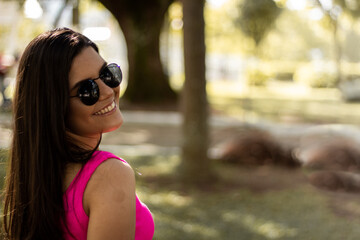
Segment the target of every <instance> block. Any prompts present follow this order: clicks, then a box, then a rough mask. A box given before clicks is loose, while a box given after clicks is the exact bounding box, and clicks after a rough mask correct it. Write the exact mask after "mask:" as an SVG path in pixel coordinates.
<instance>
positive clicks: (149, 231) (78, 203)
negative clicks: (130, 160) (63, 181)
mask: <svg viewBox="0 0 360 240" xmlns="http://www.w3.org/2000/svg"><path fill="white" fill-rule="evenodd" d="M109 158H116V159H119V160H120V161H122V162H125V163H126V161H125V160H123V159H121V158H119V157H117V156H115V155H114V154H112V153H109V152H104V151H96V152H95V153H94V154H93V156H92V157H91V159H90V160H89V161H88V162H87V163H86V164H85V165H84V167H83V168H82V169H81V170H80V171H79V172H78V174H77V176H76V177H75V178H74V180H73V181H72V183H71V184H70V186H69V187H68V189H67V190H66V192H65V193H64V195H63V201H64V208H65V220H66V222H67V228H68V229H66V227H65V226H63V229H64V239H66V240H70V239H71V240H73V239H76V240H86V238H87V228H88V224H89V217H88V216H87V215H86V213H85V210H84V207H83V195H84V191H85V188H86V185H87V183H88V181H89V180H90V177H91V175H92V174H93V173H94V171H95V170H96V168H97V167H98V166H99V165H100V164H101V163H102V162H104V161H106V160H107V159H109ZM69 231H70V232H71V233H72V235H73V236H74V237H72V236H71V234H69ZM153 235H154V221H153V218H152V216H151V213H150V211H149V209H148V208H147V207H146V205H145V204H143V203H142V202H141V201H140V200H139V198H138V197H137V196H136V229H135V240H151V239H152V237H153Z"/></svg>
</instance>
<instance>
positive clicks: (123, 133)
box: [0, 0, 360, 240]
mask: <svg viewBox="0 0 360 240" xmlns="http://www.w3.org/2000/svg"><path fill="white" fill-rule="evenodd" d="M189 1H190V2H191V0H183V1H176V0H154V1H145V0H136V1H135V0H134V1H130V0H118V1H116V0H100V1H96V0H25V1H24V0H19V1H15V0H0V88H1V93H0V105H1V110H0V159H1V161H2V163H3V164H2V165H1V168H0V170H1V171H0V174H2V175H1V176H4V175H5V171H6V163H5V162H6V159H7V154H8V149H9V147H10V141H11V131H12V130H11V129H12V127H11V99H12V96H13V91H14V84H15V78H16V68H17V62H18V59H19V58H20V57H21V53H22V51H23V50H24V48H25V47H26V45H27V44H28V43H29V42H30V41H31V40H32V39H33V38H34V37H36V36H37V35H38V34H40V33H42V32H44V31H47V30H49V29H52V28H55V27H69V28H72V29H75V30H77V31H79V32H81V33H83V34H84V35H86V36H87V37H89V38H90V39H91V40H93V41H94V42H95V43H96V44H97V45H98V46H99V49H100V54H101V55H102V56H103V58H104V59H105V60H106V61H107V62H116V63H118V64H119V65H120V66H121V68H122V70H123V74H124V81H123V84H122V87H121V99H120V102H121V103H120V108H121V110H122V112H123V114H124V118H125V123H124V124H123V126H122V127H121V128H120V129H119V130H116V131H114V132H111V133H109V134H106V135H104V136H103V140H102V144H101V147H102V149H104V150H109V151H112V152H114V153H115V154H117V155H118V156H121V157H124V158H125V159H127V160H128V162H130V163H131V165H132V166H133V168H134V170H135V171H136V172H137V184H138V194H139V196H140V198H141V199H142V200H143V201H144V202H145V203H146V204H147V205H148V206H149V208H150V209H151V210H152V212H153V214H154V218H155V222H156V231H155V237H154V239H159V240H161V239H174V240H176V239H231V240H232V239H240V240H242V239H244V240H245V239H246V240H248V239H255V240H256V239H261V240H262V239H299V240H304V239H334V240H335V239H336V240H338V239H358V236H359V235H360V230H359V228H358V227H357V226H358V224H359V218H360V203H359V201H358V198H359V192H360V175H359V174H360V148H359V143H360V129H359V122H360V102H359V101H360V51H359V50H358V49H359V45H360V21H359V18H360V1H359V0H206V1H205V2H204V4H203V1H194V0H192V1H194V2H199V3H200V4H199V6H198V7H200V8H201V11H202V12H203V19H204V21H205V25H204V26H203V27H202V26H201V24H200V28H198V31H197V32H198V33H199V34H200V35H198V36H193V39H195V40H193V42H190V43H189V42H184V40H185V39H186V38H185V39H184V34H185V36H186V34H187V32H186V31H187V30H186V28H185V27H186V25H185V24H186V23H188V25H187V26H196V27H199V26H198V25H199V24H198V23H199V22H200V23H201V20H202V16H199V14H197V15H196V14H195V16H194V13H191V12H190V11H188V12H187V10H186V8H185V4H189ZM183 6H184V8H183ZM192 15H193V16H192ZM202 31H204V33H205V35H204V37H205V38H204V41H202V37H201V33H202ZM195 32H196V31H195ZM189 33H190V35H191V34H193V35H196V34H194V33H191V32H188V34H189ZM203 46H206V55H205V56H204V58H203V61H204V63H205V65H206V68H205V69H203V68H202V65H201V61H200V63H199V62H197V61H193V62H192V61H191V60H194V59H192V58H190V59H189V58H184V53H186V51H187V50H186V49H190V50H191V51H196V49H202V47H203ZM185 56H186V54H185ZM200 60H201V59H200ZM187 64H188V65H192V66H195V67H197V66H198V68H197V69H198V72H199V73H203V78H202V77H201V76H202V75H200V77H196V74H195V76H194V75H191V74H190V73H189V74H187V70H186V67H185V66H187ZM198 64H199V65H198ZM44 67H46V66H44ZM205 80H206V86H205V84H203V85H202V81H205ZM184 83H185V84H184ZM187 83H189V84H191V83H194V84H199V85H196V86H198V87H197V88H196V87H195V88H196V89H200V90H201V88H203V89H204V90H206V91H204V92H201V91H200V92H191V89H190V88H187V87H186V86H187ZM202 94H205V95H202ZM204 98H205V99H206V101H203V99H204ZM189 99H191V101H190V100H189ZM189 101H190V103H186V102H189ZM184 102H185V103H184ZM187 104H188V105H187ZM197 104H198V105H197ZM189 105H190V106H191V105H197V106H198V107H199V108H198V109H200V110H201V109H205V111H204V112H202V111H195V112H192V113H189V111H187V110H186V109H187V108H188V106H189ZM189 119H190V120H189ZM189 122H196V123H197V124H199V125H198V126H205V127H204V129H202V128H201V127H200V128H201V129H200V130H199V129H195V130H194V132H192V135H191V133H189V131H188V129H189V128H188V126H189ZM190 125H191V123H190ZM189 136H190V137H189ZM194 136H196V137H194ZM198 136H201V137H198ZM192 138H194V139H195V138H196V139H199V140H198V141H197V142H196V141H195V142H192V141H190V140H189V139H192ZM189 142H190V143H191V144H190V145H191V146H188V145H189V144H188V143H189ZM189 149H190V150H189ZM191 149H192V150H193V152H196V151H205V155H204V152H202V153H201V152H200V153H199V155H196V154H193V155H191V154H189V151H190V152H191ZM194 149H195V150H194ZM1 179H3V177H1ZM1 184H3V183H2V182H1Z"/></svg>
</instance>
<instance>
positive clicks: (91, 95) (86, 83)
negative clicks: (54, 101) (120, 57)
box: [70, 63, 123, 106]
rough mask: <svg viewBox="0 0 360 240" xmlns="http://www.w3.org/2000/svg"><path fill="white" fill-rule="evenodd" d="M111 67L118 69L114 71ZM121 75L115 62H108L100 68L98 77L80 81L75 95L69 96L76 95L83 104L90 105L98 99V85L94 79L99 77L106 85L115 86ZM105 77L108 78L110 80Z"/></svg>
mask: <svg viewBox="0 0 360 240" xmlns="http://www.w3.org/2000/svg"><path fill="white" fill-rule="evenodd" d="M111 69H118V70H115V71H114V70H111ZM107 75H108V76H107ZM122 77H123V75H122V71H121V68H120V66H119V65H118V64H116V63H110V64H108V65H106V66H105V67H103V68H102V69H101V71H100V74H99V77H97V78H92V79H86V80H83V81H81V82H80V85H79V88H78V90H77V93H76V95H75V96H70V98H73V97H78V98H80V100H81V102H82V103H83V104H85V105H87V106H92V105H94V104H95V103H96V102H97V101H98V100H99V97H100V89H99V85H98V84H97V83H96V82H95V80H97V79H101V80H102V81H103V82H104V83H105V84H106V86H108V87H111V88H116V87H117V86H119V85H120V84H121V82H122ZM107 78H110V80H108V79H107Z"/></svg>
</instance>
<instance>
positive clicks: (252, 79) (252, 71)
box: [246, 68, 270, 86]
mask: <svg viewBox="0 0 360 240" xmlns="http://www.w3.org/2000/svg"><path fill="white" fill-rule="evenodd" d="M269 78H270V75H269V74H267V73H265V72H264V71H263V70H261V69H259V68H249V69H248V70H247V71H246V79H247V82H248V84H249V85H250V86H265V85H266V84H267V81H268V80H269Z"/></svg>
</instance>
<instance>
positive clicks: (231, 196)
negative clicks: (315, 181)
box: [126, 156, 360, 240]
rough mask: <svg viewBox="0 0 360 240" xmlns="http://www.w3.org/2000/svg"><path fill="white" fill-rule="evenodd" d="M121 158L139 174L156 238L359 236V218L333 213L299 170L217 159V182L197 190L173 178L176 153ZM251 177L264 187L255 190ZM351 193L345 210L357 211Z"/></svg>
mask: <svg viewBox="0 0 360 240" xmlns="http://www.w3.org/2000/svg"><path fill="white" fill-rule="evenodd" d="M126 159H127V160H128V162H129V163H130V164H131V165H132V166H133V167H134V169H136V171H137V172H138V173H139V174H138V177H137V178H138V179H137V184H138V195H139V197H140V199H142V201H143V202H145V203H146V204H147V205H148V207H149V208H150V209H151V211H152V212H153V214H154V218H155V223H156V232H155V237H154V239H157V240H162V239H172V240H177V239H179V240H180V239H181V240H187V239H189V240H190V239H191V240H192V239H207V240H211V239H214V240H215V239H227V240H242V239H243V240H265V239H289V240H290V239H298V240H304V239H314V240H315V239H316V240H318V239H327V240H331V239H333V240H338V239H348V240H350V239H358V236H359V234H360V229H359V228H358V224H359V223H360V222H359V221H358V220H355V219H354V218H352V217H351V214H345V215H343V216H339V215H337V214H335V210H334V207H333V206H332V205H331V202H333V200H334V199H333V198H334V196H333V195H331V194H330V195H329V194H328V193H325V192H321V191H318V190H317V189H315V188H313V187H312V186H310V185H309V184H308V183H307V182H306V180H304V179H306V178H302V177H299V176H304V175H303V173H302V172H301V170H298V171H295V172H293V170H292V171H288V170H281V169H267V170H266V171H265V172H266V174H265V173H264V169H260V168H257V169H242V168H234V167H231V166H224V165H222V164H219V163H216V164H215V165H216V169H217V170H218V173H219V175H220V176H221V177H220V181H219V182H217V183H209V185H208V186H207V187H205V188H204V189H202V190H199V189H196V188H192V187H184V186H181V184H180V183H179V182H177V181H176V178H175V177H174V176H175V175H176V166H177V164H178V163H179V161H180V160H179V157H178V156H168V157H165V156H149V157H129V158H126ZM140 174H141V175H140ZM280 175H281V176H280ZM251 176H252V177H251ZM262 178H263V179H262ZM294 179H295V181H293V180H294ZM251 181H255V182H256V181H257V183H255V185H256V184H257V185H261V184H263V185H267V186H266V187H265V188H263V189H261V188H256V187H254V186H252V185H251V184H252V183H251ZM269 181H270V182H271V181H273V182H272V183H270V185H269ZM284 181H285V182H287V183H286V184H284ZM289 182H293V183H290V184H289ZM279 183H280V185H282V186H281V187H279V186H278V185H279ZM281 183H283V184H281ZM352 197H353V198H352V200H351V201H349V200H347V201H348V204H347V206H348V208H351V209H348V210H349V213H350V212H353V211H355V209H356V210H359V209H360V205H359V204H358V203H357V200H356V199H357V196H352ZM342 204H344V205H345V204H346V203H345V202H341V203H340V206H338V207H340V208H341V207H342ZM349 206H350V207H349Z"/></svg>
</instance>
